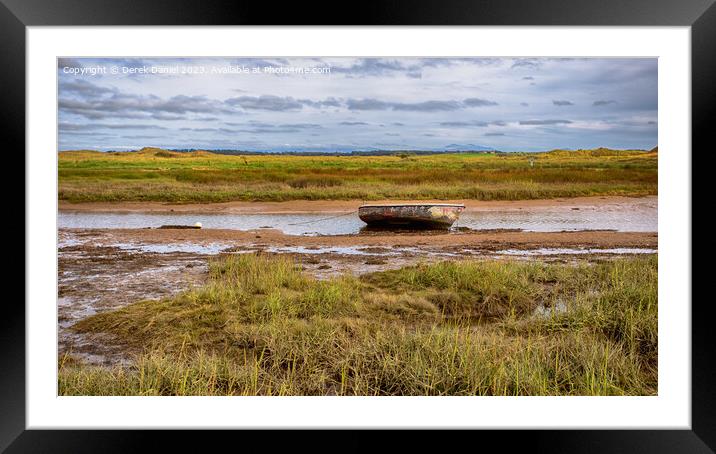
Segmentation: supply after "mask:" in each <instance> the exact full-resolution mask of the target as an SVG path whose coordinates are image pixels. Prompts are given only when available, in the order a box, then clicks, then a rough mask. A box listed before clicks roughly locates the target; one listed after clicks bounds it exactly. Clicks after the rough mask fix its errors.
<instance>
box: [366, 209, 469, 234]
mask: <svg viewBox="0 0 716 454" xmlns="http://www.w3.org/2000/svg"><path fill="white" fill-rule="evenodd" d="M464 209H465V206H464V205H452V204H406V205H363V206H361V207H360V208H359V209H358V217H359V218H360V219H361V221H363V222H365V223H366V224H368V225H369V226H376V227H409V228H431V229H448V228H450V226H452V225H453V224H454V223H455V221H457V219H458V218H459V216H460V213H462V211H463V210H464Z"/></svg>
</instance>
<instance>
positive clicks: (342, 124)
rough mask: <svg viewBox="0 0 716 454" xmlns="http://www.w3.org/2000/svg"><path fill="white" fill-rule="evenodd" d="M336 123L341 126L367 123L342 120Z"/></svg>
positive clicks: (366, 124) (364, 124) (365, 124)
mask: <svg viewBox="0 0 716 454" xmlns="http://www.w3.org/2000/svg"><path fill="white" fill-rule="evenodd" d="M338 124H339V125H341V126H368V123H366V122H364V121H342V122H340V123H338Z"/></svg>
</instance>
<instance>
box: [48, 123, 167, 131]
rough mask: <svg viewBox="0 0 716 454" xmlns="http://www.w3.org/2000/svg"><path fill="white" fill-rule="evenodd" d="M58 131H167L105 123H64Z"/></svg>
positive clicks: (150, 127)
mask: <svg viewBox="0 0 716 454" xmlns="http://www.w3.org/2000/svg"><path fill="white" fill-rule="evenodd" d="M59 129H60V131H83V130H94V129H167V128H165V127H163V126H158V125H148V124H107V123H87V124H79V123H66V122H61V123H60V124H59Z"/></svg>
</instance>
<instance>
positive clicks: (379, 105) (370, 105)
mask: <svg viewBox="0 0 716 454" xmlns="http://www.w3.org/2000/svg"><path fill="white" fill-rule="evenodd" d="M346 105H347V107H348V109H349V110H388V109H390V108H391V104H390V103H387V102H384V101H379V100H377V99H372V98H368V99H349V100H348V101H346Z"/></svg>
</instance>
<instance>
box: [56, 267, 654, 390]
mask: <svg viewBox="0 0 716 454" xmlns="http://www.w3.org/2000/svg"><path fill="white" fill-rule="evenodd" d="M656 268H657V259H656V256H653V257H641V258H629V259H619V260H615V261H610V262H607V263H600V264H595V265H581V266H571V265H559V264H543V263H522V262H498V261H484V262H483V261H459V262H445V263H437V264H431V265H426V264H421V265H417V266H412V267H407V268H402V269H400V270H394V271H386V272H379V273H373V274H369V275H366V276H363V277H361V278H356V277H351V276H343V277H339V278H333V279H330V280H327V281H317V280H315V279H313V278H312V277H310V276H307V275H305V274H303V273H302V272H301V271H300V268H299V267H298V266H297V264H296V263H295V262H293V261H291V260H290V259H288V258H285V257H269V256H265V255H247V254H242V255H238V256H230V257H228V258H224V259H219V260H217V261H216V262H214V263H212V265H211V267H210V279H209V282H208V283H207V284H206V285H205V286H204V287H203V288H200V289H195V290H191V291H188V292H185V293H183V294H181V295H179V296H177V297H174V298H171V299H166V300H163V301H160V302H156V301H145V302H138V303H135V304H132V305H130V306H127V307H125V308H123V309H119V310H116V311H112V312H106V313H100V314H96V315H94V316H92V317H89V318H87V319H84V320H82V321H80V322H79V323H78V324H77V325H75V329H76V330H78V331H81V332H93V333H94V332H103V333H108V334H111V335H113V336H114V339H115V342H117V343H118V344H120V345H123V346H124V347H125V348H126V349H127V351H128V352H132V353H133V354H134V355H135V360H134V361H133V363H132V364H131V366H129V367H120V366H117V367H114V368H103V367H93V366H88V365H85V364H83V363H82V362H81V361H77V360H73V359H72V358H70V360H68V361H63V362H62V363H61V367H60V371H59V387H60V393H61V394H67V395H243V394H247V395H625V394H626V395H653V394H655V393H656V389H657V369H656V365H657V361H656V359H657V285H656V281H657V277H656V276H657V274H656V271H657V269H656ZM540 314H542V315H540Z"/></svg>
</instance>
